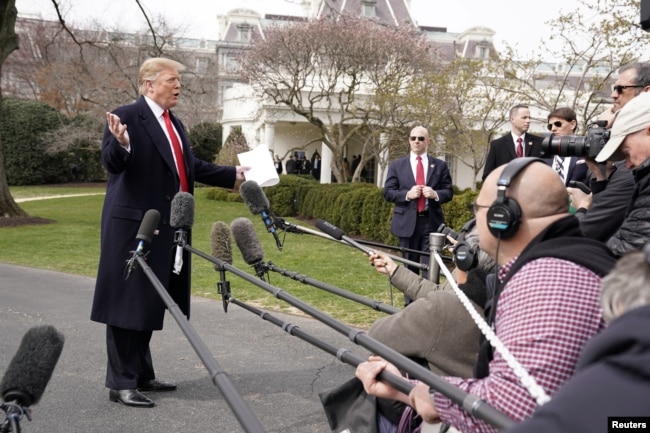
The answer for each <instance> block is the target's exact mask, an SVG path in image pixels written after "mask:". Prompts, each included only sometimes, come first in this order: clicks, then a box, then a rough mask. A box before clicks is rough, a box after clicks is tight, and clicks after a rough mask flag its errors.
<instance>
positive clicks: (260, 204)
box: [239, 180, 282, 251]
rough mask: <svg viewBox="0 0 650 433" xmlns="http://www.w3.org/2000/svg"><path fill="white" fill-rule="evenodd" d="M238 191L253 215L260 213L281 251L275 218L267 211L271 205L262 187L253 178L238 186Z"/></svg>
mask: <svg viewBox="0 0 650 433" xmlns="http://www.w3.org/2000/svg"><path fill="white" fill-rule="evenodd" d="M239 193H240V195H241V197H242V198H243V199H244V203H246V206H248V209H250V211H251V213H252V214H253V215H258V214H259V215H262V221H264V226H265V227H266V230H267V231H268V232H269V233H271V234H272V235H273V238H274V239H275V245H276V246H277V247H278V250H280V251H282V242H280V238H279V236H278V228H277V226H276V222H275V218H274V216H273V215H272V214H271V212H270V211H269V208H270V207H271V206H270V204H269V199H268V198H266V194H264V191H263V190H262V188H261V187H260V186H259V185H258V184H257V182H255V181H254V180H247V181H244V182H243V183H242V184H241V185H240V186H239Z"/></svg>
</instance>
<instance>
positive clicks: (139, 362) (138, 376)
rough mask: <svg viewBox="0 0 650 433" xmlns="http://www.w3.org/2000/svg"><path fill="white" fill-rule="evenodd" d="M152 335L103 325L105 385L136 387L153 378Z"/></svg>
mask: <svg viewBox="0 0 650 433" xmlns="http://www.w3.org/2000/svg"><path fill="white" fill-rule="evenodd" d="M152 334H153V331H134V330H132V329H124V328H118V327H116V326H111V325H106V353H107V355H108V366H107V368H106V387H107V388H111V389H135V388H137V387H138V385H141V384H143V383H144V382H146V381H148V380H152V379H155V378H156V376H155V374H154V371H153V362H152V360H151V350H150V349H149V342H150V341H151V335H152Z"/></svg>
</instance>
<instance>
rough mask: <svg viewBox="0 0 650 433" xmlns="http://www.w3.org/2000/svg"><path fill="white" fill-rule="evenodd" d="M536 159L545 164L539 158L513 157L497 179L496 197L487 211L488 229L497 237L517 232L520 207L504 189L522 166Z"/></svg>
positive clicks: (505, 236) (503, 237)
mask: <svg viewBox="0 0 650 433" xmlns="http://www.w3.org/2000/svg"><path fill="white" fill-rule="evenodd" d="M536 161H538V162H541V163H543V164H546V162H545V161H544V160H543V159H541V158H535V157H524V158H515V159H513V160H512V161H510V162H509V163H508V165H506V168H504V169H503V172H502V173H501V177H499V180H498V181H497V199H496V200H495V201H494V203H492V205H491V206H490V208H489V209H488V211H487V225H488V229H489V230H490V233H492V234H493V235H494V236H496V237H497V238H501V239H507V238H509V237H512V236H514V234H515V233H517V229H518V228H519V223H520V222H521V207H519V203H517V201H516V200H515V199H513V198H509V197H506V190H507V189H508V187H509V186H510V184H511V183H512V181H513V180H514V179H515V177H517V175H518V174H519V173H520V172H521V171H522V170H523V169H524V168H526V167H527V166H528V165H530V164H532V163H533V162H536Z"/></svg>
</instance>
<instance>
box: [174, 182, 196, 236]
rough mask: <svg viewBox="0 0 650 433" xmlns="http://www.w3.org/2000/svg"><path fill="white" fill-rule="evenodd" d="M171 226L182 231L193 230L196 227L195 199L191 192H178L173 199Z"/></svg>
mask: <svg viewBox="0 0 650 433" xmlns="http://www.w3.org/2000/svg"><path fill="white" fill-rule="evenodd" d="M169 225H170V226H172V227H175V228H180V229H187V230H189V229H191V228H192V226H193V225H194V197H192V194H190V193H189V192H184V191H181V192H178V193H176V195H175V196H174V198H173V199H172V205H171V214H170V216H169Z"/></svg>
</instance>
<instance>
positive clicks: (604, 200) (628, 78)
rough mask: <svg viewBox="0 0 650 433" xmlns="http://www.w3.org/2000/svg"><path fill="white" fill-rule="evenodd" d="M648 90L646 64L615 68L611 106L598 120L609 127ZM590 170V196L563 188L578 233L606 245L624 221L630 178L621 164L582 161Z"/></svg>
mask: <svg viewBox="0 0 650 433" xmlns="http://www.w3.org/2000/svg"><path fill="white" fill-rule="evenodd" d="M648 90H650V63H647V62H637V63H631V64H628V65H626V66H623V67H621V68H620V69H619V73H618V78H617V79H616V82H615V83H614V85H613V86H612V95H611V96H612V99H613V100H614V103H613V104H612V107H611V108H610V109H607V110H606V111H605V112H604V113H601V115H600V116H599V117H598V120H607V121H608V124H607V127H608V128H611V127H612V123H613V121H614V119H615V118H616V115H617V114H616V113H618V112H619V111H620V110H621V109H622V108H623V107H624V106H625V105H627V103H628V102H630V101H632V100H633V99H634V98H635V97H636V96H638V95H640V94H643V93H644V92H647V91H648ZM585 161H586V163H587V166H588V167H589V169H590V170H591V173H592V177H591V179H590V180H589V187H590V188H591V192H592V193H591V194H585V193H584V192H583V191H581V190H580V189H578V188H567V190H568V192H569V196H570V197H571V202H572V203H573V206H574V207H575V208H576V214H575V215H576V217H577V218H578V219H579V220H580V229H581V230H582V233H583V234H584V235H585V236H587V237H590V238H592V239H597V240H600V241H602V242H607V241H608V240H609V239H610V238H611V237H612V236H613V235H615V234H616V233H617V231H618V229H619V227H621V224H623V221H624V220H625V214H626V209H627V208H628V205H629V204H630V200H631V199H632V195H633V194H634V176H633V175H632V172H631V171H630V170H629V169H628V168H627V167H626V166H625V161H612V160H609V161H604V162H603V163H602V164H601V165H603V166H604V168H605V170H604V172H603V170H602V169H601V167H600V166H599V165H598V163H596V161H594V160H592V159H589V158H585Z"/></svg>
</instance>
